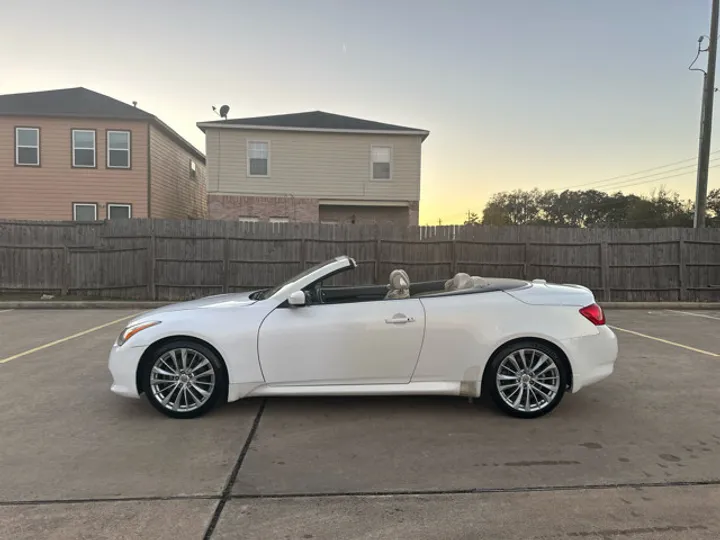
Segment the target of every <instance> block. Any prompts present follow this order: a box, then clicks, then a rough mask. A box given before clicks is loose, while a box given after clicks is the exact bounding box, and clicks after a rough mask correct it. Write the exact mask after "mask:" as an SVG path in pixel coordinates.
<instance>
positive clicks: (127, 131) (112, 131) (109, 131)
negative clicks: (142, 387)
mask: <svg viewBox="0 0 720 540" xmlns="http://www.w3.org/2000/svg"><path fill="white" fill-rule="evenodd" d="M111 133H122V134H127V137H128V147H127V149H125V148H114V149H112V151H113V152H127V157H128V159H127V165H126V166H119V165H110V150H111V148H110V134H111ZM105 137H106V141H105V151H106V152H107V156H106V158H105V161H106V166H107V168H108V169H131V168H132V161H131V159H132V155H131V150H132V133H131V132H130V130H129V129H108V130H107V131H106V132H105ZM96 146H97V142H96ZM73 156H75V152H74V151H73Z"/></svg>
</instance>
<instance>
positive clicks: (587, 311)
mask: <svg viewBox="0 0 720 540" xmlns="http://www.w3.org/2000/svg"><path fill="white" fill-rule="evenodd" d="M580 315H582V316H583V317H585V318H586V319H587V320H588V321H590V322H591V323H593V324H594V325H595V326H602V325H603V324H605V313H603V310H602V308H601V307H600V306H598V305H597V304H590V305H589V306H585V307H584V308H582V309H581V310H580Z"/></svg>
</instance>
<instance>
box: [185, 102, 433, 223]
mask: <svg viewBox="0 0 720 540" xmlns="http://www.w3.org/2000/svg"><path fill="white" fill-rule="evenodd" d="M198 127H199V128H200V129H202V130H203V131H204V132H205V134H206V151H207V162H208V213H209V216H210V217H211V218H212V219H232V220H247V221H276V222H281V221H301V222H308V221H310V222H317V221H320V222H325V223H385V222H391V223H395V224H398V225H417V222H418V205H419V201H420V170H421V156H422V143H423V141H424V140H425V139H426V138H427V136H428V134H429V132H427V131H425V130H420V129H415V128H408V127H403V126H396V125H392V124H383V123H379V122H372V121H368V120H362V119H358V118H352V117H347V116H340V115H336V114H330V113H325V112H322V111H315V112H307V113H298V114H288V115H279V116H266V117H258V118H243V119H236V120H220V121H213V122H200V123H198Z"/></svg>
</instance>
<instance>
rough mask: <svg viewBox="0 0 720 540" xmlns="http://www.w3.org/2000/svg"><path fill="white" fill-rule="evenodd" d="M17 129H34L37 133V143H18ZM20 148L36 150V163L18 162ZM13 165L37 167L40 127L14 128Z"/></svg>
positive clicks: (38, 161)
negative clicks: (33, 144)
mask: <svg viewBox="0 0 720 540" xmlns="http://www.w3.org/2000/svg"><path fill="white" fill-rule="evenodd" d="M19 131H34V132H35V133H36V134H37V145H36V146H32V145H28V144H19V142H18V141H19V140H20V137H19V135H18V132H19ZM20 148H35V149H36V150H37V163H20V151H19V150H20ZM15 165H17V166H18V167H39V166H40V128H36V127H24V126H17V127H16V128H15Z"/></svg>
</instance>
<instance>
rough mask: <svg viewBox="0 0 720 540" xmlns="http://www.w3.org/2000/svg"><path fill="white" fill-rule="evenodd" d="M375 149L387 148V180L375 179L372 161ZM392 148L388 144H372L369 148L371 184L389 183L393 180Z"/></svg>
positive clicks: (373, 162)
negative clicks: (388, 168) (388, 157)
mask: <svg viewBox="0 0 720 540" xmlns="http://www.w3.org/2000/svg"><path fill="white" fill-rule="evenodd" d="M375 148H387V149H388V150H389V151H390V161H389V164H390V177H389V178H375V167H374V165H375V160H374V159H373V150H374V149H375ZM378 163H385V162H384V161H378ZM393 169H394V167H393V147H392V145H390V144H373V145H371V146H370V180H372V181H373V182H390V181H391V180H392V179H393Z"/></svg>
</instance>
